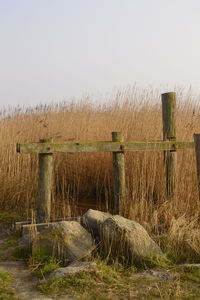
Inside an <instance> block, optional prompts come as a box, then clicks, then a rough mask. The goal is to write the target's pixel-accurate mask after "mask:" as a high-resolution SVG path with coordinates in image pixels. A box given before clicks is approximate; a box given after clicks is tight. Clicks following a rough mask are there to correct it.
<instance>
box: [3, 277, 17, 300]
mask: <svg viewBox="0 0 200 300" xmlns="http://www.w3.org/2000/svg"><path fill="white" fill-rule="evenodd" d="M12 280H13V279H12V276H11V275H10V273H8V272H0V300H17V299H19V298H18V297H17V296H16V294H15V292H14V290H13V289H12V287H11V283H12Z"/></svg>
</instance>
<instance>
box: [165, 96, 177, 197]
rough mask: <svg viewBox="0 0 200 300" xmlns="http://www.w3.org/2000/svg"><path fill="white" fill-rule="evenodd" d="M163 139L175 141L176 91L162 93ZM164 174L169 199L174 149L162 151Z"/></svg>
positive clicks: (173, 184) (173, 188) (173, 189)
mask: <svg viewBox="0 0 200 300" xmlns="http://www.w3.org/2000/svg"><path fill="white" fill-rule="evenodd" d="M162 120H163V140H164V141H176V93H173V92H171V93H165V94H162ZM164 164H165V167H164V168H165V176H166V196H167V199H171V198H172V197H173V196H175V194H176V180H177V178H176V177H177V176H176V167H177V153H176V150H170V151H168V150H167V151H164Z"/></svg>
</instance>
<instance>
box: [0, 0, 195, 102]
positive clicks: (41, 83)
mask: <svg viewBox="0 0 200 300" xmlns="http://www.w3.org/2000/svg"><path fill="white" fill-rule="evenodd" d="M0 37H1V39H0V107H8V106H17V105H28V106H32V105H33V106H34V105H36V104H38V103H49V102H60V101H63V100H65V101H67V100H70V101H71V100H72V99H80V98H81V97H83V96H86V95H90V96H91V97H94V98H95V97H96V98H98V97H97V96H98V95H101V96H102V97H104V95H108V94H109V93H112V92H113V90H116V89H119V90H120V89H124V88H125V87H126V86H132V85H135V84H136V85H137V86H138V87H141V88H148V87H153V88H158V89H160V90H161V92H166V91H173V90H174V89H175V88H176V87H181V88H186V89H187V88H189V87H190V86H191V87H192V89H193V90H194V91H195V92H196V93H198V94H200V1H199V0H167V1H166V0H0Z"/></svg>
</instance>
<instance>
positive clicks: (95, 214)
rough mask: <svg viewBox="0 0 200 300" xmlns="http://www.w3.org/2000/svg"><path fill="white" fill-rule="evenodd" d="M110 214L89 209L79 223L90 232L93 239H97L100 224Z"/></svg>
mask: <svg viewBox="0 0 200 300" xmlns="http://www.w3.org/2000/svg"><path fill="white" fill-rule="evenodd" d="M111 216H112V215H111V214H109V213H106V212H102V211H99V210H94V209H89V210H88V211H87V212H86V213H85V214H84V215H83V216H82V217H81V225H82V226H83V227H85V228H86V229H87V230H88V231H89V232H90V233H91V234H92V236H93V237H94V239H95V240H99V237H100V228H101V225H102V224H103V222H104V221H105V220H107V219H108V218H110V217H111Z"/></svg>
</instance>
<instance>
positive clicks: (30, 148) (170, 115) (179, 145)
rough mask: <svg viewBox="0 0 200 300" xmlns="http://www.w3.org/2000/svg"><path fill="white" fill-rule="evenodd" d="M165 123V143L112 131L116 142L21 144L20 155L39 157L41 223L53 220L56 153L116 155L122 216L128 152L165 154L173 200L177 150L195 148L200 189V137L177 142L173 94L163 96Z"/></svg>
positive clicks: (116, 201)
mask: <svg viewBox="0 0 200 300" xmlns="http://www.w3.org/2000/svg"><path fill="white" fill-rule="evenodd" d="M162 121H163V140H162V141H145V142H125V141H124V138H123V134H122V133H121V132H112V141H103V142H62V143H61V142H54V141H53V139H41V140H40V141H39V142H35V143H18V144H17V152H18V153H22V154H28V153H29V154H31V153H38V155H39V181H38V198H37V203H36V211H37V222H41V223H42V222H49V221H50V213H51V182H52V169H53V153H55V152H61V153H63V152H69V153H75V152H112V154H113V174H114V175H113V176H114V197H113V208H114V211H113V213H115V214H121V212H122V207H123V203H124V200H125V197H126V187H125V163H124V156H125V153H126V152H127V151H148V150H151V151H152V150H163V151H164V165H163V167H164V172H165V178H166V196H167V198H168V199H172V198H173V196H174V195H175V194H176V181H177V176H176V166H177V150H179V149H194V148H195V149H196V157H197V178H198V186H199V188H200V134H195V135H194V142H183V141H177V140H176V94H175V93H173V92H171V93H165V94H162ZM199 190H200V189H199Z"/></svg>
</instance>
